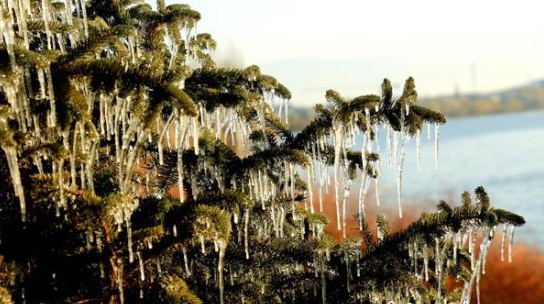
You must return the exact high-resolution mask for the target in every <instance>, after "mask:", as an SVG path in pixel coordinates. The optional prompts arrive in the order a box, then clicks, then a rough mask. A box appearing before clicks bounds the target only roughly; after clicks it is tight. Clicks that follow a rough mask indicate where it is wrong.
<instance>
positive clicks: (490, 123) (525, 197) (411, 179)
mask: <svg viewBox="0 0 544 304" xmlns="http://www.w3.org/2000/svg"><path fill="white" fill-rule="evenodd" d="M381 150H382V153H381V154H382V159H383V161H382V180H381V181H380V183H381V186H380V191H381V194H382V196H383V197H384V198H385V201H388V202H389V204H391V205H393V204H394V203H396V182H395V180H396V179H395V171H394V169H393V168H388V167H387V160H386V158H387V154H386V148H385V140H382V142H381ZM415 150H416V143H415V140H412V141H411V142H410V145H409V150H408V155H407V157H406V161H405V168H404V174H403V175H404V178H403V200H404V201H406V202H407V206H406V208H409V207H410V202H418V201H421V200H423V199H432V200H435V201H438V200H439V199H444V200H446V201H447V202H448V203H453V204H454V205H458V204H459V201H460V194H461V192H462V191H465V190H467V191H470V192H473V190H474V189H475V188H476V187H477V186H484V188H485V189H486V190H487V192H488V194H489V196H490V198H491V204H492V206H494V207H497V208H503V209H507V210H510V211H512V212H515V213H517V214H519V215H522V216H523V217H525V219H526V221H527V224H526V225H525V226H523V227H522V228H520V229H517V230H516V239H517V240H520V239H521V240H522V241H523V242H525V243H528V244H530V245H534V246H538V247H540V248H544V111H538V112H524V113H516V114H504V115H494V116H484V117H472V118H462V119H450V120H448V122H447V123H446V124H445V125H443V126H441V127H440V152H439V159H440V161H439V168H438V169H435V163H434V141H433V139H431V140H428V139H427V134H426V128H425V129H424V132H423V136H422V142H421V169H420V170H418V169H417V165H416V155H415V154H416V153H415ZM414 204H415V203H414Z"/></svg>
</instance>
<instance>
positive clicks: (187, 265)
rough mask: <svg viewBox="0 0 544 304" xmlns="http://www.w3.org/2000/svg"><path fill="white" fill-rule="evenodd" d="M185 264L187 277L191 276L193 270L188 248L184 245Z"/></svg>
mask: <svg viewBox="0 0 544 304" xmlns="http://www.w3.org/2000/svg"><path fill="white" fill-rule="evenodd" d="M183 265H184V266H185V274H186V275H187V277H190V276H191V270H190V269H189V258H188V257H187V249H185V247H183Z"/></svg>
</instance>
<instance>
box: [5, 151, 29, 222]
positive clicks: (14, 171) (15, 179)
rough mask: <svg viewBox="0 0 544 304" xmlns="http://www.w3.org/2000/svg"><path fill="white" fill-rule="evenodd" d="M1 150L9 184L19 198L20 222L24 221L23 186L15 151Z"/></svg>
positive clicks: (24, 202)
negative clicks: (6, 165)
mask: <svg viewBox="0 0 544 304" xmlns="http://www.w3.org/2000/svg"><path fill="white" fill-rule="evenodd" d="M2 150H4V153H5V154H6V160H7V163H8V169H9V174H10V176H11V182H12V183H13V190H14V192H15V196H17V197H19V205H20V207H21V221H23V222H25V221H26V201H25V193H24V190H23V184H22V182H21V173H20V171H19V163H18V160H17V150H16V149H15V146H5V145H2Z"/></svg>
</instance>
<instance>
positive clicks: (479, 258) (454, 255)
mask: <svg viewBox="0 0 544 304" xmlns="http://www.w3.org/2000/svg"><path fill="white" fill-rule="evenodd" d="M514 228H515V227H514V226H513V225H510V224H504V225H503V229H502V237H501V260H504V255H505V247H506V244H507V243H508V261H509V262H511V261H512V246H513V241H514ZM495 229H496V227H495V226H494V227H487V226H484V227H475V226H470V225H469V226H468V227H467V228H465V229H463V230H461V231H458V232H451V231H450V232H448V233H446V234H445V235H444V236H442V237H440V238H435V240H434V242H433V243H427V242H426V241H425V240H424V238H419V237H416V238H413V239H412V240H410V241H409V242H408V254H409V257H410V258H411V265H412V267H413V269H414V275H415V277H416V278H418V279H420V280H424V281H425V282H427V281H429V277H430V275H431V274H434V276H435V279H436V281H437V282H438V288H437V289H436V290H437V291H438V294H437V297H438V299H437V302H439V303H441V302H442V301H443V300H446V298H445V296H444V295H442V294H441V290H442V286H443V284H445V282H444V281H443V278H444V277H445V275H444V272H445V271H446V269H447V267H448V266H449V265H450V264H456V263H457V259H458V254H459V252H460V251H467V252H468V253H469V255H470V270H471V271H472V274H471V278H470V280H469V281H467V282H465V285H464V287H463V291H462V294H461V298H460V299H461V301H462V302H463V303H470V299H471V295H472V290H473V287H474V285H476V296H477V303H478V304H479V303H480V278H481V275H482V274H485V270H486V257H487V252H488V249H489V247H490V245H491V241H492V240H493V238H494V234H495ZM478 242H480V244H479V250H477V248H476V246H477V243H478ZM430 258H434V265H435V266H434V269H431V268H430V266H429V259H430ZM419 298H421V297H419ZM417 302H420V301H419V300H418V301H417Z"/></svg>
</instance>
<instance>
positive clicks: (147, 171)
mask: <svg viewBox="0 0 544 304" xmlns="http://www.w3.org/2000/svg"><path fill="white" fill-rule="evenodd" d="M20 3H21V5H22V6H21V7H23V8H24V5H23V4H28V5H30V7H31V9H30V11H24V12H23V11H21V7H18V8H17V7H15V8H11V9H10V10H7V7H6V5H5V4H4V3H2V4H0V17H1V18H3V19H2V20H1V21H2V27H1V30H2V33H1V34H2V35H3V36H2V37H4V38H3V40H2V41H3V42H2V44H1V45H0V59H1V60H0V146H1V147H2V151H3V153H1V154H0V184H1V185H3V186H4V188H3V190H4V191H1V192H0V202H1V203H0V232H1V234H0V240H1V242H0V254H1V255H2V256H3V257H4V260H3V261H2V262H3V263H2V264H0V266H1V267H0V286H1V287H0V302H2V303H11V302H14V303H24V302H26V303H29V304H34V303H110V304H113V303H121V304H122V303H191V304H196V303H217V302H220V303H242V302H245V303H316V302H323V303H325V302H327V303H353V302H356V301H362V302H364V303H368V302H372V303H374V302H377V303H378V302H379V303H381V302H383V301H385V300H390V299H392V298H394V299H396V300H398V301H401V300H404V299H410V298H413V297H418V303H419V302H423V301H425V302H428V301H431V300H433V301H439V302H441V301H442V300H443V299H450V298H452V299H453V297H454V296H455V297H456V298H455V299H459V298H460V297H461V296H459V294H461V295H462V293H461V292H458V291H454V292H452V293H451V294H447V293H446V291H445V290H444V288H443V285H442V283H443V282H444V280H445V278H446V276H447V275H451V276H454V277H459V278H460V279H461V280H463V282H465V284H466V287H467V288H466V289H468V290H469V291H470V290H471V286H468V285H470V284H471V283H470V282H471V281H473V280H474V277H475V274H476V273H478V270H476V271H471V269H473V268H474V267H472V268H471V267H470V266H471V265H470V263H471V262H473V260H475V259H479V260H481V255H480V256H478V257H475V256H474V254H475V251H474V250H471V254H472V256H468V254H467V248H465V246H463V244H462V242H460V241H458V240H457V238H455V237H456V236H457V235H460V234H463V235H467V234H470V235H471V238H472V234H473V233H476V231H482V235H483V236H484V243H482V244H483V245H482V246H484V245H485V244H487V243H485V242H487V240H489V238H490V237H489V235H490V233H491V231H492V230H493V229H494V227H495V226H496V225H498V224H504V225H507V226H508V227H512V228H511V229H513V227H514V226H519V225H523V224H524V219H523V218H522V217H520V216H519V215H516V214H513V213H510V212H508V211H506V210H502V209H495V208H493V207H492V206H491V201H490V199H489V197H488V196H487V194H486V193H485V190H484V189H483V188H477V189H476V192H475V202H476V203H475V204H472V203H471V198H470V195H469V194H468V193H466V194H464V195H463V199H462V205H461V206H459V207H453V206H450V205H448V204H447V203H445V202H440V204H439V205H438V212H436V213H430V214H427V213H425V214H423V215H422V216H421V218H420V219H419V220H417V221H416V222H414V223H412V224H411V225H410V226H409V227H408V228H407V229H405V230H403V231H400V232H393V231H391V230H390V228H389V226H388V221H387V219H386V218H385V217H384V216H378V218H377V227H370V225H369V224H368V222H367V220H366V218H364V211H363V212H360V213H359V214H358V216H359V225H360V227H359V228H360V231H361V233H360V235H357V236H355V237H353V238H342V239H335V238H333V237H332V236H331V235H328V234H326V233H325V232H324V228H325V226H326V225H327V224H328V223H329V219H328V218H327V216H326V215H325V214H323V213H322V210H319V211H318V210H316V209H317V201H318V198H317V197H320V199H322V195H323V192H324V191H325V189H324V186H323V185H324V184H325V183H324V182H320V181H316V180H317V179H323V178H324V177H326V175H323V174H321V175H322V176H317V173H316V170H317V168H319V170H321V171H323V170H326V169H325V168H328V167H331V166H332V167H334V177H333V179H334V181H335V187H334V190H335V194H336V195H335V203H336V211H337V215H338V217H337V222H338V225H339V227H340V228H341V225H340V224H344V225H345V223H346V219H345V216H344V218H343V220H340V213H341V212H340V205H341V204H342V201H343V204H344V205H343V207H344V208H346V204H347V199H348V198H347V196H346V195H344V197H341V196H340V195H339V194H338V193H339V192H340V191H342V192H343V193H349V191H350V187H351V183H352V182H353V180H355V179H357V178H358V177H361V179H363V181H364V182H363V184H365V183H367V184H368V183H369V182H370V181H371V180H372V179H377V178H378V177H379V175H380V172H379V167H380V165H379V162H380V161H381V158H380V155H379V154H378V153H377V151H375V150H373V149H372V145H373V144H375V143H376V140H377V138H378V136H377V132H378V126H385V127H386V128H389V129H388V130H389V131H390V132H393V133H394V132H397V133H395V134H396V135H399V136H402V137H403V138H409V137H411V136H417V135H418V134H419V132H420V130H421V128H422V127H423V125H424V124H425V123H427V124H443V123H445V121H446V120H445V118H444V116H443V115H442V114H441V113H439V112H436V111H433V110H430V109H427V108H425V107H422V106H420V105H418V104H417V92H416V90H415V83H414V79H413V78H411V77H410V78H408V79H407V80H406V84H405V88H404V91H403V93H402V95H401V97H400V98H398V99H394V98H393V91H392V87H391V83H390V81H389V80H387V79H385V80H384V81H383V84H382V93H381V96H379V95H362V96H359V97H355V98H353V99H347V98H345V97H342V96H341V94H340V93H338V92H336V91H334V90H328V91H327V92H326V95H325V99H326V101H328V104H326V105H321V104H319V105H317V106H316V109H315V110H316V116H315V119H314V120H313V121H312V122H311V123H309V124H308V125H307V126H306V127H305V128H304V129H303V130H302V131H301V132H299V133H296V134H295V133H293V132H292V131H291V130H289V128H288V124H287V120H286V119H285V120H284V119H283V118H282V117H281V116H282V115H279V114H280V113H277V112H276V111H278V112H281V113H282V114H283V113H286V111H287V104H288V102H289V101H288V100H289V99H290V98H291V93H290V92H289V90H288V89H287V88H286V87H285V86H284V85H283V84H281V83H280V82H279V81H278V80H277V79H275V78H273V77H272V76H269V75H264V74H262V73H261V71H260V69H259V67H257V66H249V67H247V68H245V69H226V68H221V67H217V66H216V65H215V63H214V62H213V60H212V57H211V51H212V50H213V49H214V48H215V47H216V43H215V41H214V40H213V38H212V37H211V35H209V34H207V33H196V24H197V22H198V21H199V20H200V18H201V16H200V13H199V12H197V11H195V10H193V9H191V8H190V7H189V6H188V5H182V4H175V5H169V6H166V5H165V2H164V1H157V7H158V9H157V10H153V9H152V8H151V6H150V5H149V4H142V3H141V2H140V1H121V0H113V1H104V0H90V1H83V2H81V3H83V5H84V6H83V7H81V6H78V8H77V9H76V8H75V7H73V5H74V2H71V1H67V2H61V1H55V2H50V1H43V3H40V5H39V3H38V2H36V1H27V0H20ZM75 3H76V4H78V3H79V1H76V2H75ZM65 5H68V7H66V6H65ZM78 5H79V4H78ZM5 16H8V17H9V18H8V19H9V22H8V21H6V20H8V19H6V18H5ZM22 16H24V17H29V16H30V17H32V18H27V19H29V20H26V21H25V20H24V19H25V18H21V17H22ZM30 19H31V20H30ZM11 22H16V24H11ZM25 22H26V23H25ZM8 23H9V26H4V25H5V24H8ZM6 37H7V38H6ZM12 38H13V39H12ZM278 103H279V105H278ZM356 134H359V135H360V136H363V137H364V138H365V144H364V148H363V150H362V151H353V150H351V149H350V148H351V146H352V145H351V144H352V140H353V137H354V136H356ZM303 170H305V171H306V173H303V172H302V171H303ZM316 185H321V186H319V187H316ZM316 188H319V189H317V192H318V193H315V192H314V191H316ZM340 189H341V190H340ZM363 190H364V189H363ZM324 203H325V204H329V203H331V202H327V201H325V202H324ZM344 210H345V209H344ZM344 214H345V212H344ZM376 228H377V230H378V233H376V234H377V235H375V233H374V231H376ZM342 229H344V230H343V232H345V228H342ZM511 231H513V230H511ZM474 239H475V238H474ZM416 247H417V248H419V249H417V248H416ZM453 248H455V249H453ZM482 248H484V247H482ZM484 252H485V251H484ZM422 255H424V256H425V257H423V256H422ZM427 255H429V256H427ZM454 256H455V257H454ZM429 259H430V262H429ZM422 260H426V262H423V261H422ZM467 260H468V262H467ZM423 263H429V265H427V266H428V268H429V269H430V270H426V272H427V273H426V276H430V279H429V282H428V283H425V282H424V280H423V279H422V274H421V272H422V271H423V270H422V269H423V268H422V267H421V265H422V264H423ZM418 265H419V266H418ZM427 266H426V267H427ZM472 266H473V265H472ZM414 268H415V271H414ZM414 272H415V275H414ZM429 272H430V274H429ZM318 290H320V292H318ZM464 294H465V295H466V292H464ZM218 299H219V300H218Z"/></svg>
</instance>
